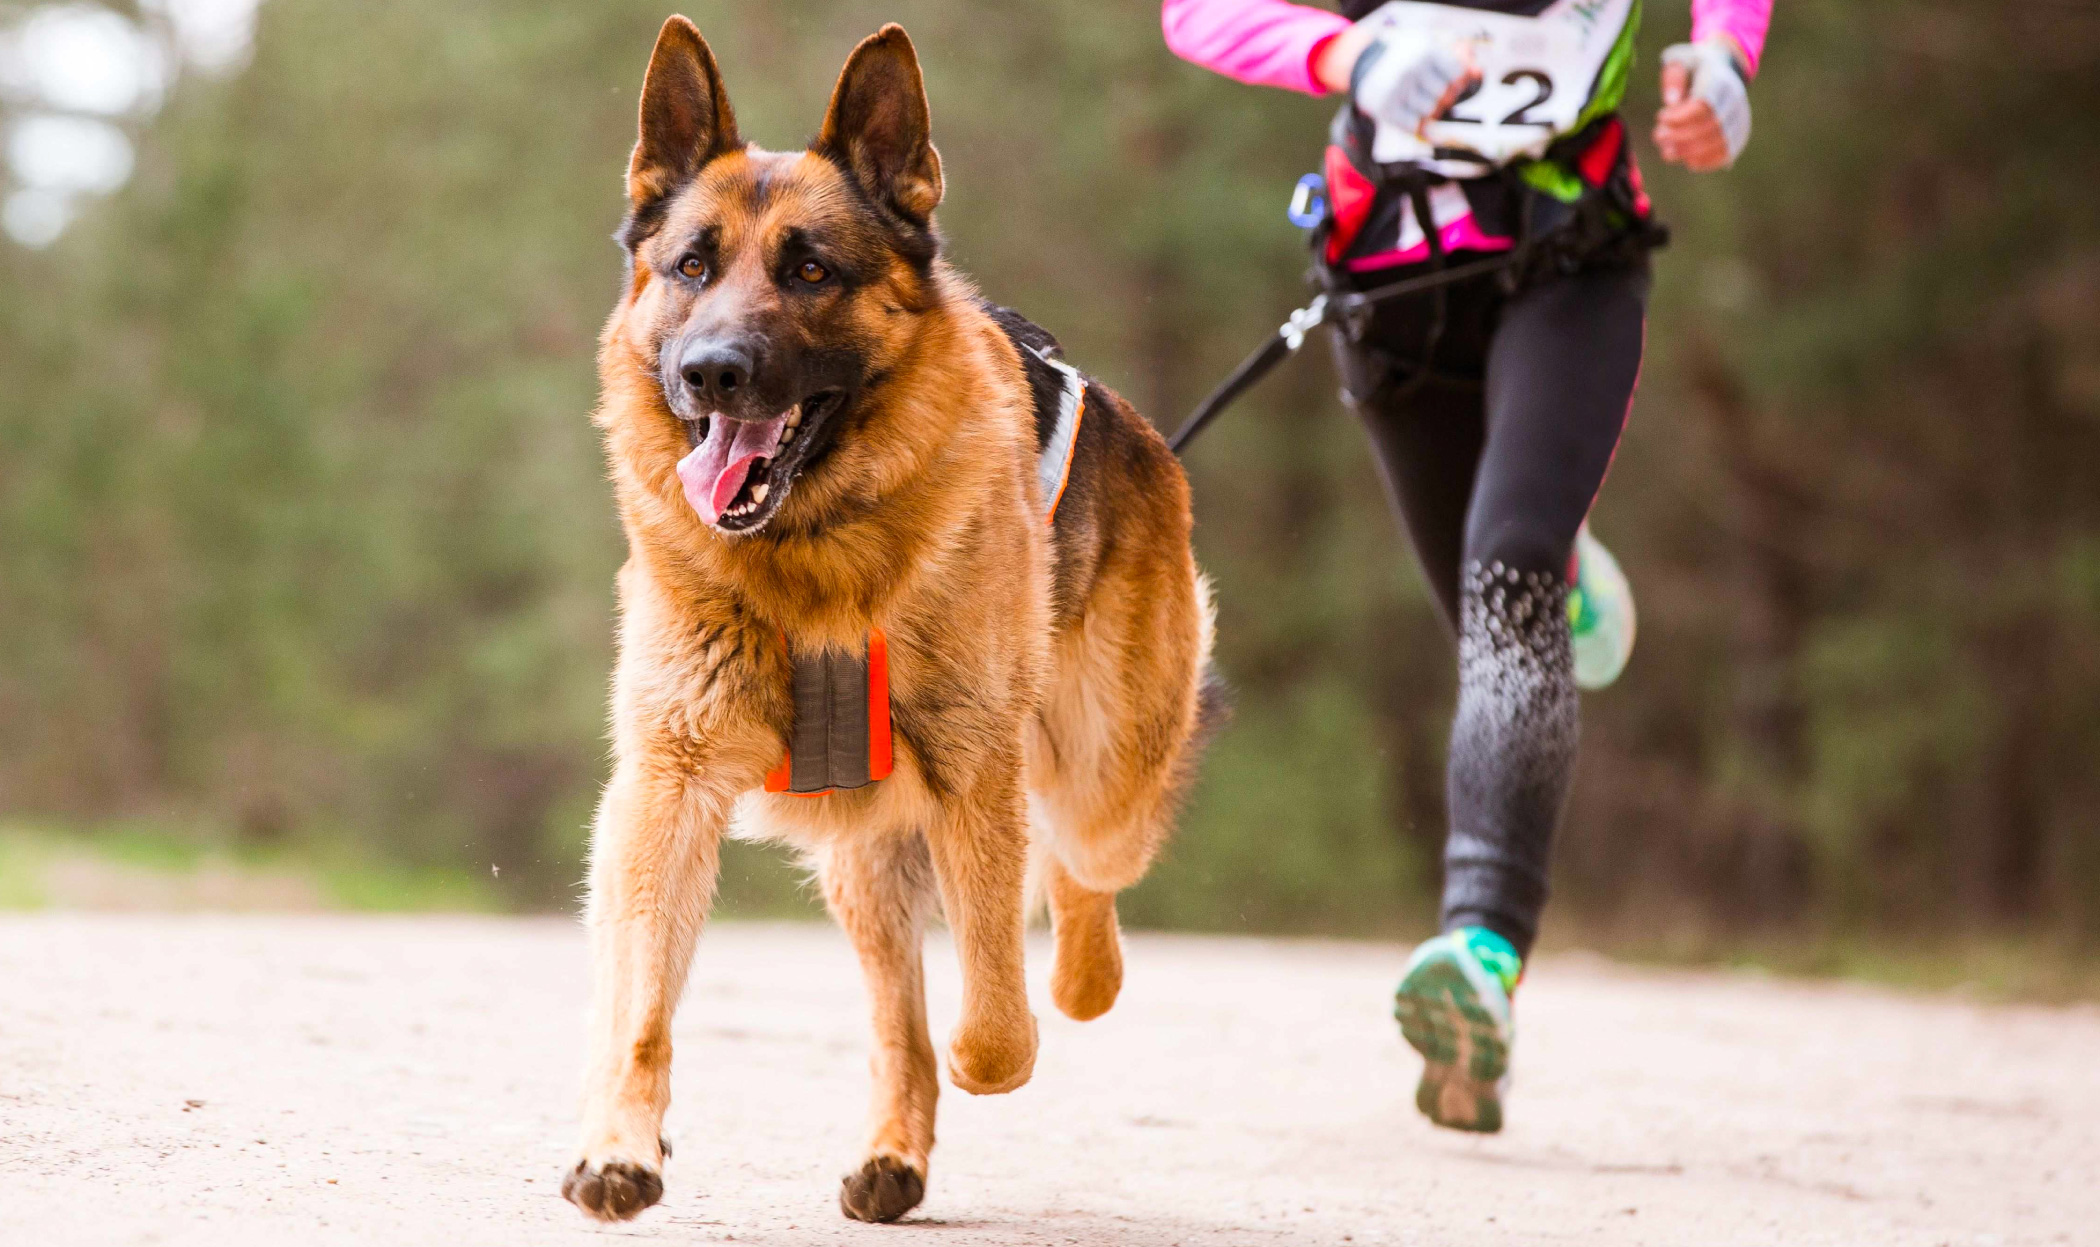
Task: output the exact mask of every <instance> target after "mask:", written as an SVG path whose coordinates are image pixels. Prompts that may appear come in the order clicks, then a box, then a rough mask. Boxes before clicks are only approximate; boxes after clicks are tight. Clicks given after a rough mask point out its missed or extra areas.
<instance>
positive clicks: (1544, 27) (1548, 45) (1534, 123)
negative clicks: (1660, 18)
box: [1365, 0, 1638, 177]
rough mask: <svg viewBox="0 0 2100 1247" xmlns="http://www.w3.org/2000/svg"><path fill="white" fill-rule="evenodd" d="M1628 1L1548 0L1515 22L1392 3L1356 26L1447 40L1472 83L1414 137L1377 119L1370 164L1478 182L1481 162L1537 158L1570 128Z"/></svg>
mask: <svg viewBox="0 0 2100 1247" xmlns="http://www.w3.org/2000/svg"><path fill="white" fill-rule="evenodd" d="M1637 2H1638V0H1554V3H1553V4H1551V5H1548V6H1547V7H1546V9H1545V10H1544V11H1543V12H1541V13H1539V14H1538V16H1536V17H1517V16H1513V15H1511V14H1507V13H1492V12H1487V11H1485V10H1481V9H1462V8H1459V7H1457V6H1455V5H1450V4H1423V3H1417V2H1415V0H1392V3H1390V4H1387V5H1385V6H1384V7H1382V8H1380V9H1379V10H1377V11H1376V12H1374V13H1372V14H1371V16H1370V17H1368V18H1366V19H1365V20H1366V21H1369V22H1373V23H1378V24H1380V25H1381V26H1395V27H1399V28H1403V29H1407V30H1414V31H1423V32H1427V33H1430V34H1433V35H1439V36H1445V37H1448V38H1449V39H1450V40H1451V42H1452V43H1454V44H1458V45H1462V46H1464V47H1465V48H1467V49H1469V50H1470V53H1471V56H1472V60H1473V64H1474V65H1476V66H1477V67H1478V68H1479V70H1480V81H1479V82H1478V83H1476V84H1475V85H1474V86H1473V87H1471V88H1469V89H1468V90H1467V92H1466V94H1464V95H1462V96H1460V97H1459V99H1458V102H1457V103H1455V104H1453V105H1452V106H1451V108H1450V109H1449V110H1448V112H1446V114H1445V115H1444V116H1443V117H1441V118H1439V119H1438V120H1436V121H1432V122H1430V123H1429V124H1428V125H1427V126H1425V127H1424V128H1423V133H1422V136H1421V137H1417V136H1415V135H1413V134H1409V133H1407V132H1406V131H1404V130H1397V129H1394V128H1393V127H1391V126H1389V125H1386V124H1385V123H1383V122H1380V123H1379V124H1378V130H1377V135H1376V137H1375V138H1374V140H1373V142H1372V145H1371V158H1372V159H1374V160H1376V161H1378V162H1379V163H1380V164H1394V163H1398V162H1402V161H1405V162H1409V163H1413V164H1418V165H1421V166H1423V167H1425V168H1429V169H1432V170H1434V171H1435V172H1438V173H1441V174H1443V175H1445V176H1446V177H1477V176H1479V174H1480V173H1481V172H1482V166H1483V165H1503V164H1507V163H1509V162H1510V161H1512V160H1516V159H1519V158H1526V157H1538V156H1542V155H1544V154H1545V152H1546V148H1547V147H1548V146H1549V145H1550V144H1551V143H1552V142H1553V140H1555V139H1557V138H1559V137H1561V136H1562V135H1564V134H1569V133H1571V132H1573V131H1574V129H1575V123H1576V121H1577V119H1579V118H1580V117H1581V116H1582V110H1583V108H1584V107H1585V106H1587V105H1588V104H1589V102H1590V97H1591V95H1592V94H1593V93H1594V92H1595V91H1596V87H1597V77H1598V75H1599V74H1600V73H1602V72H1603V69H1604V63H1605V61H1606V60H1608V59H1609V58H1610V57H1611V52H1612V48H1613V47H1615V46H1617V44H1618V42H1619V36H1620V35H1621V34H1622V33H1623V32H1624V31H1625V29H1626V23H1627V22H1628V20H1630V19H1631V17H1632V15H1633V13H1634V11H1635V5H1636V3H1637ZM1439 149H1442V154H1439Z"/></svg>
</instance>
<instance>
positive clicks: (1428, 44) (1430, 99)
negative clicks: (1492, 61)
mask: <svg viewBox="0 0 2100 1247" xmlns="http://www.w3.org/2000/svg"><path fill="white" fill-rule="evenodd" d="M1471 52H1472V49H1470V48H1468V47H1466V46H1465V45H1463V44H1453V43H1448V42H1445V41H1443V40H1441V39H1438V38H1436V37H1433V36H1431V35H1427V34H1424V33H1421V32H1419V31H1412V30H1397V29H1391V28H1388V29H1386V30H1382V31H1379V32H1378V33H1377V34H1376V35H1374V36H1373V37H1372V38H1371V40H1370V42H1369V43H1368V44H1367V45H1366V46H1365V47H1364V49H1363V51H1362V52H1361V53H1359V54H1358V55H1357V57H1356V60H1355V62H1354V63H1353V64H1352V65H1351V66H1350V70H1349V95H1350V98H1352V99H1354V100H1355V101H1356V106H1357V107H1358V108H1359V109H1362V110H1363V111H1364V112H1365V113H1367V114H1369V115H1370V116H1372V117H1375V118H1377V119H1378V120H1379V121H1382V122H1384V123H1385V124H1387V125H1389V126H1396V127H1398V128H1399V129H1402V130H1405V131H1407V132H1408V133H1409V134H1413V135H1416V136H1418V137H1419V136H1420V135H1421V133H1422V127H1424V126H1426V125H1428V124H1429V123H1430V122H1431V121H1434V120H1435V119H1437V118H1438V117H1441V116H1443V114H1444V111H1445V110H1446V109H1448V108H1450V107H1451V106H1452V105H1453V104H1456V103H1457V102H1458V97H1459V96H1461V95H1463V94H1465V90H1466V88H1467V87H1468V86H1470V85H1472V84H1473V83H1475V82H1478V81H1479V80H1480V71H1479V70H1478V69H1476V68H1474V66H1473V58H1472V55H1471Z"/></svg>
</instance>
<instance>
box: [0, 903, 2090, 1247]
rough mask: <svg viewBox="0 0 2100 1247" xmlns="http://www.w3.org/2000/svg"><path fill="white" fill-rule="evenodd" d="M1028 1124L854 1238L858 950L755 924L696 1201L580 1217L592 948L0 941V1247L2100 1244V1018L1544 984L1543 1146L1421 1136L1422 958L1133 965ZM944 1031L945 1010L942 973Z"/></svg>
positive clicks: (116, 936)
mask: <svg viewBox="0 0 2100 1247" xmlns="http://www.w3.org/2000/svg"><path fill="white" fill-rule="evenodd" d="M1044 952H1045V950H1044V949H1042V948H1040V947H1038V948H1036V949H1034V950H1033V954H1032V960H1031V965H1032V968H1033V970H1034V972H1035V973H1036V975H1037V976H1038V983H1037V992H1036V999H1037V1001H1038V1005H1037V1007H1038V1010H1039V1011H1040V1012H1041V1014H1042V1022H1043V1049H1042V1056H1041V1059H1040V1062H1039V1063H1038V1065H1037V1067H1036V1075H1035V1081H1034V1082H1033V1083H1031V1084H1030V1085H1029V1086H1027V1087H1025V1088H1023V1089H1022V1090H1021V1091H1020V1092H1018V1093H1016V1094H1014V1095H1011V1096H1005V1097H996V1098H992V1099H975V1098H973V1097H970V1096H967V1095H963V1094H961V1093H960V1092H956V1091H954V1090H952V1089H950V1090H947V1091H945V1092H944V1096H943V1101H942V1116H941V1145H940V1147H939V1149H938V1150H937V1151H936V1152H935V1154H934V1165H933V1176H932V1184H931V1190H930V1192H929V1195H928V1197H927V1201H926V1203H925V1204H924V1206H923V1207H922V1208H921V1209H920V1210H919V1212H917V1213H916V1214H914V1215H913V1216H912V1217H911V1218H910V1219H908V1220H907V1221H905V1222H904V1223H903V1224H901V1225H898V1226H890V1227H882V1226H863V1225H857V1224H851V1223H847V1222H844V1221H842V1220H841V1219H840V1218H839V1215H838V1213H837V1211H836V1203H835V1199H836V1189H837V1177H838V1175H839V1173H840V1172H842V1171H843V1170H844V1169H845V1168H846V1167H847V1164H848V1162H849V1161H850V1160H852V1159H853V1155H854V1150H855V1145H856V1142H857V1135H858V1131H859V1126H860V1120H859V1119H860V1113H861V1108H862V1105H863V1104H864V1103H865V1099H864V1095H865V1090H864V1087H865V1084H864V1079H865V1068H866V1067H865V1063H864V1052H865V1046H864V1045H865V1033H866V1032H865V1023H864V1021H863V1019H862V1004H861V996H860V986H859V981H858V976H857V972H856V970H855V969H854V966H853V964H852V959H851V956H850V954H849V953H848V951H847V948H846V946H845V944H844V941H843V939H842V938H841V937H840V936H839V935H838V933H837V932H836V931H834V930H832V929H830V928H828V927H822V926H803V927H796V926H741V925H731V924H724V925H721V926H717V927H715V928H714V929H712V930H711V931H710V932H709V933H708V935H707V937H706V940H705V943H704V945H703V947H702V950H701V955H700V958H699V963H698V968H697V969H696V971H695V973H694V979H693V984H692V988H691V990H690V991H689V992H688V993H687V997H686V1005H685V1008H684V1011H683V1012H682V1014H681V1015H680V1017H679V1020H678V1025H677V1029H676V1038H677V1046H678V1058H677V1074H676V1090H675V1095H676V1103H675V1104H674V1105H673V1107H672V1109H671V1119H670V1134H671V1136H672V1137H673V1139H674V1140H675V1141H676V1143H677V1156H676V1158H675V1159H674V1160H673V1161H672V1162H671V1165H670V1167H669V1171H668V1173H667V1184H668V1187H669V1190H668V1192H667V1194H666V1195H665V1198H664V1202H663V1203H662V1204H661V1205H659V1206H658V1207H656V1208H653V1209H651V1210H649V1211H648V1212H646V1213H644V1214H643V1216H642V1218H641V1220H640V1221H638V1222H636V1223H634V1224H632V1225H629V1226H621V1227H613V1228H599V1227H595V1226H590V1225H587V1224H586V1223H585V1222H584V1221H583V1220H582V1218H581V1217H580V1216H578V1215H577V1214H576V1213H575V1212H574V1210H572V1209H571V1208H569V1206H568V1205H566V1204H564V1203H563V1202H562V1201H561V1199H560V1197H559V1196H558V1195H557V1194H556V1190H557V1187H558V1185H559V1182H560V1177H561V1173H562V1170H563V1169H564V1167H565V1166H566V1165H567V1163H568V1160H569V1147H570V1141H571V1133H572V1131H573V1128H574V1108H573V1104H574V1090H575V1078H576V1067H577V1056H578V1050H579V1047H580V1041H581V1009H582V1004H583V1000H584V983H585V959H584V949H583V941H582V937H581V934H580V932H579V931H578V930H577V929H576V927H575V926H574V925H573V924H570V923H567V922H563V921H558V920H551V919H550V920H522V921H513V920H500V919H491V920H476V919H369V918H326V917H299V918H287V917H88V916H68V915H52V916H36V917H13V918H5V919H0V987H4V995H0V1243H4V1244H6V1245H7V1247H46V1245H53V1247H56V1245H64V1244H75V1243H79V1244H96V1245H97V1247H101V1245H105V1244H133V1243H141V1244H143V1243H170V1244H211V1245H213V1247H220V1245H227V1247H245V1245H248V1244H256V1245H262V1244H268V1245H270V1247H280V1245H298V1244H308V1243H318V1244H335V1243H357V1244H381V1245H385V1247H421V1245H425V1244H435V1245H440V1247H478V1245H481V1244H489V1245H491V1247H496V1245H501V1247H516V1245H519V1244H540V1243H565V1244H566V1243H588V1242H598V1243H605V1242H608V1241H610V1240H616V1239H621V1238H634V1239H644V1240H649V1241H656V1242H690V1243H711V1242H729V1241H734V1242H738V1243H755V1244H796V1243H840V1242H843V1243H856V1244H859V1243H867V1244H872V1243H878V1242H879V1243H884V1244H930V1243H938V1244H974V1243H997V1244H1007V1243H1013V1244H1020V1243H1026V1244H1108V1243H1116V1244H1139V1245H1152V1244H1158V1245H1160V1247H1165V1245H1167V1244H1187V1245H1189V1247H1196V1245H1198V1244H1205V1245H1207V1244H1298V1243H1305V1244H1322V1245H1326V1247H1332V1245H1334V1244H1341V1243H1350V1244H1382V1243H1393V1244H1402V1243H1404V1244H1447V1243H1449V1244H1457V1243H1464V1244H1499V1243H1526V1244H1531V1243H1559V1242H1580V1243H1658V1244H1701V1245H1706V1244H1735V1243H1786V1244H1813V1243H1832V1244H1848V1245H1849V1244H1877V1245H1878V1244H1982V1243H2006V1244H2012V1243H2078V1244H2091V1243H2100V1011H2096V1010H2093V1009H2090V1008H2085V1009H2070V1010H2065V1009H2042V1008H2002V1007H1984V1006H1979V1005H1975V1004H1970V1003H1965V1002H1961V1001H1957V1000H1948V999H1922V998H1912V997H1904V996H1900V995H1895V994H1890V993H1885V992H1880V991H1875V990H1871V989H1866V988H1859V987H1848V986H1825V985H1803V984H1796V983H1781V982H1772V981H1764V980H1760V979H1756V978H1751V977H1743V976H1733V975H1717V974H1694V973H1661V972H1655V971H1648V970H1640V971H1636V970H1631V969H1625V968H1620V967H1615V966H1612V965H1610V964H1608V963H1605V962H1601V961H1596V960H1591V959H1584V958H1567V957H1563V958H1560V959H1557V960H1556V959H1553V958H1550V957H1549V958H1543V959H1541V961H1540V963H1539V964H1538V965H1537V966H1536V967H1535V969H1534V972H1533V974H1532V977H1531V978H1530V980H1529V981H1528V982H1527V983H1526V984H1525V988H1524V991H1523V993H1522V994H1521V996H1520V997H1519V1003H1520V1005H1521V1011H1520V1014H1519V1016H1520V1018H1521V1019H1522V1023H1523V1027H1524V1033H1523V1036H1522V1042H1521V1044H1520V1046H1519V1048H1518V1065H1517V1077H1518V1080H1519V1081H1518V1084H1517V1086H1516V1087H1515V1089H1514V1093H1513V1098H1512V1101H1511V1125H1510V1128H1509V1130H1508V1131H1507V1132H1506V1133H1504V1134H1503V1135H1501V1136H1499V1137H1496V1138H1491V1139H1475V1138H1471V1137H1465V1136H1459V1135H1453V1134H1449V1133H1445V1132H1442V1131H1438V1130H1436V1129H1434V1128H1433V1127H1430V1126H1429V1125H1427V1124H1425V1123H1424V1122H1422V1121H1421V1120H1420V1119H1419V1118H1417V1117H1416V1116H1415V1114H1414V1112H1413V1110H1412V1108H1411V1106H1410V1105H1411V1092H1412V1088H1413V1080H1414V1075H1415V1065H1414V1062H1413V1060H1412V1057H1411V1054H1409V1053H1407V1052H1406V1051H1405V1049H1404V1048H1403V1046H1402V1045H1401V1044H1400V1042H1399V1040H1398V1038H1397V1037H1396V1035H1395V1032H1394V1029H1393V1026H1392V1024H1391V1023H1390V1021H1389V1020H1388V1019H1387V1018H1386V1017H1385V1015H1384V1013H1385V1006H1384V998H1385V994H1386V992H1387V991H1388V990H1389V988H1390V985H1391V980H1392V979H1393V977H1394V975H1395V972H1396V970H1397V968H1398V964H1399V959H1400V958H1399V952H1398V951H1397V950H1396V949H1393V948H1388V947H1379V946H1374V945H1355V944H1338V943H1311V942H1261V941H1253V940H1225V939H1194V938H1178V937H1158V936H1155V937H1141V938H1138V939H1135V940H1133V941H1132V949H1131V953H1130V957H1129V980H1128V983H1127V985H1126V987H1125V991H1124V996H1123V1003H1122V1004H1121V1005H1119V1006H1118V1007H1117V1009H1116V1011H1115V1012H1114V1013H1111V1014H1110V1015H1109V1016H1108V1017H1107V1018H1105V1019H1103V1020H1101V1021H1099V1022H1095V1023H1091V1024H1089V1025H1086V1026H1080V1025H1077V1024H1075V1023H1072V1022H1068V1021H1066V1020H1065V1019H1063V1018H1062V1017H1059V1016H1057V1015H1056V1014H1055V1013H1054V1012H1053V1011H1051V1010H1050V1008H1049V1005H1048V1002H1047V993H1046V992H1044V991H1043V990H1042V988H1041V983H1040V975H1041V974H1042V972H1043V970H1044V968H1045V965H1046V963H1047V958H1046V956H1045V955H1044ZM930 957H931V958H932V960H931V963H930V964H931V965H932V966H933V974H932V978H933V980H934V991H935V996H934V1001H933V1010H934V1021H935V1029H936V1031H937V1032H938V1033H942V1034H945V1032H946V1029H947V1027H948V1025H949V1023H950V1021H951V1020H952V1019H953V1017H954V1014H955V973H954V962H953V958H952V953H951V951H950V950H949V949H948V947H947V946H946V945H936V946H934V947H933V948H932V949H931V950H930Z"/></svg>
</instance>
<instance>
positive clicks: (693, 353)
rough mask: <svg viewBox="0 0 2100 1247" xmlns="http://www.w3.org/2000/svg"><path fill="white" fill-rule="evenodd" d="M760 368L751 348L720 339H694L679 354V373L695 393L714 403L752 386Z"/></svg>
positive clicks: (696, 395) (698, 396)
mask: <svg viewBox="0 0 2100 1247" xmlns="http://www.w3.org/2000/svg"><path fill="white" fill-rule="evenodd" d="M756 367H757V360H756V359H754V358H753V356H752V351H751V348H749V347H747V346H744V345H743V344H741V343H737V342H725V341H722V340H721V339H719V338H714V339H707V338H703V339H700V340H698V341H696V342H693V343H692V344H690V345H688V346H687V347H686V348H685V351H684V353H683V354H681V355H680V356H679V357H678V375H679V376H680V377H682V378H684V379H685V383H686V385H687V386H688V387H689V388H691V390H692V391H693V396H694V397H696V398H699V399H702V400H704V401H707V402H713V403H722V402H726V401H727V400H729V399H730V398H732V397H734V396H735V395H736V392H737V391H738V390H741V389H743V388H744V387H746V386H748V385H750V384H751V372H752V370H753V369H754V368H756Z"/></svg>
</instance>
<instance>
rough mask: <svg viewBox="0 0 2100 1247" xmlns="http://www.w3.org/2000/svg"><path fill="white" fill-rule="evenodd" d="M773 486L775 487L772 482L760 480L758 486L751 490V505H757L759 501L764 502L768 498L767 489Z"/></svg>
mask: <svg viewBox="0 0 2100 1247" xmlns="http://www.w3.org/2000/svg"><path fill="white" fill-rule="evenodd" d="M771 488H773V485H772V482H770V481H760V482H759V485H758V488H757V489H754V490H752V491H751V505H752V506H754V507H755V506H757V505H758V504H759V503H761V502H764V501H765V500H766V491H767V490H769V489H771Z"/></svg>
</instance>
